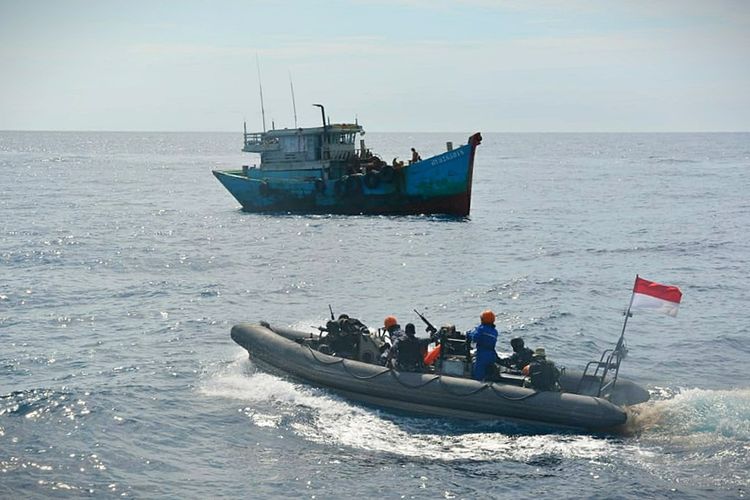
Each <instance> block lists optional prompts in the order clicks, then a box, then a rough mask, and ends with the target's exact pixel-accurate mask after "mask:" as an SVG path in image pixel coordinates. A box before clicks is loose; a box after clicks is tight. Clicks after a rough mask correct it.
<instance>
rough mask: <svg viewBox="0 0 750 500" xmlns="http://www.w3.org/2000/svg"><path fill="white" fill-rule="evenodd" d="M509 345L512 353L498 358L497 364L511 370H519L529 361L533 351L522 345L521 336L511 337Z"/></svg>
mask: <svg viewBox="0 0 750 500" xmlns="http://www.w3.org/2000/svg"><path fill="white" fill-rule="evenodd" d="M510 346H511V347H512V348H513V354H512V355H511V356H510V357H509V358H500V359H499V360H498V364H500V366H504V367H506V368H510V369H511V370H517V371H521V370H522V369H523V367H524V366H526V365H528V364H529V363H531V360H532V358H533V356H534V351H532V350H531V349H529V348H528V347H526V346H525V345H524V343H523V339H522V338H521V337H516V338H514V339H511V341H510Z"/></svg>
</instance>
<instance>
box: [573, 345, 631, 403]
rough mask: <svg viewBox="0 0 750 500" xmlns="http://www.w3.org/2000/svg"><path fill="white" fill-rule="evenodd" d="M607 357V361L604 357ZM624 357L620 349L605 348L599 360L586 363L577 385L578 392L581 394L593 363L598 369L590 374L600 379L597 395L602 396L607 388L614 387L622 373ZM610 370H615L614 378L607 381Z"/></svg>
mask: <svg viewBox="0 0 750 500" xmlns="http://www.w3.org/2000/svg"><path fill="white" fill-rule="evenodd" d="M605 357H606V361H605V359H604V358H605ZM622 358H623V356H622V354H621V353H620V351H619V350H618V349H605V350H604V352H602V355H601V356H600V357H599V361H596V360H594V361H589V362H588V363H586V368H584V370H583V374H582V375H581V379H580V380H579V381H578V385H577V386H576V393H577V394H580V392H581V386H582V385H583V381H584V380H586V376H587V375H589V373H588V371H589V368H590V367H591V366H592V365H593V366H596V369H595V370H594V373H593V375H589V376H591V377H594V378H598V379H599V387H598V388H597V391H596V397H602V393H603V392H604V391H605V389H609V390H612V389H614V387H615V384H616V383H617V376H618V375H619V373H620V363H621V362H622ZM600 369H601V370H602V374H601V375H599V370H600ZM610 370H614V372H615V373H614V376H613V377H612V379H611V380H609V381H607V374H609V372H610ZM605 382H606V383H605Z"/></svg>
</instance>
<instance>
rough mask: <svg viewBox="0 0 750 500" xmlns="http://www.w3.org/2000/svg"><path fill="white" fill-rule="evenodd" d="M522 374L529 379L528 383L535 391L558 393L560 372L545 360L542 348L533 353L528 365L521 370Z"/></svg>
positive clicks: (553, 364) (550, 362)
mask: <svg viewBox="0 0 750 500" xmlns="http://www.w3.org/2000/svg"><path fill="white" fill-rule="evenodd" d="M523 374H524V375H525V376H527V377H529V383H530V385H531V387H532V388H534V389H536V390H537V391H559V390H560V384H559V383H558V380H559V379H560V370H559V369H558V368H557V367H556V366H555V363H553V362H552V361H549V360H548V359H547V356H546V353H545V352H544V348H543V347H540V348H538V349H537V350H535V351H534V357H533V359H532V361H531V363H529V364H528V365H526V366H525V367H524V368H523Z"/></svg>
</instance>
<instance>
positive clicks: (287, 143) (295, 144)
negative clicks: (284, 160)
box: [281, 135, 305, 153]
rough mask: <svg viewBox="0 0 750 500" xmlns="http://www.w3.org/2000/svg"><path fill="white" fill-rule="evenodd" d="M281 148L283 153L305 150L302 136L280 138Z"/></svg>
mask: <svg viewBox="0 0 750 500" xmlns="http://www.w3.org/2000/svg"><path fill="white" fill-rule="evenodd" d="M281 149H282V150H283V151H284V152H285V153H300V152H303V151H304V150H305V140H304V138H303V137H302V136H298V135H294V136H289V137H282V138H281Z"/></svg>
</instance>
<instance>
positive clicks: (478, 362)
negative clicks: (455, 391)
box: [466, 309, 497, 381]
mask: <svg viewBox="0 0 750 500" xmlns="http://www.w3.org/2000/svg"><path fill="white" fill-rule="evenodd" d="M479 319H480V321H481V323H480V324H479V325H477V326H476V327H475V328H474V329H473V330H471V331H469V332H466V337H467V338H468V339H469V341H471V342H474V343H475V344H476V345H477V352H476V355H475V356H474V364H473V366H472V369H471V377H472V378H473V379H475V380H480V381H481V380H484V379H485V378H487V375H488V374H489V372H488V369H489V368H490V367H491V366H492V365H493V364H494V363H495V360H496V359H497V353H496V352H495V344H496V343H497V329H496V328H495V313H494V312H492V311H490V310H489V309H488V310H486V311H484V312H483V313H482V314H481V315H480V316H479Z"/></svg>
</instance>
